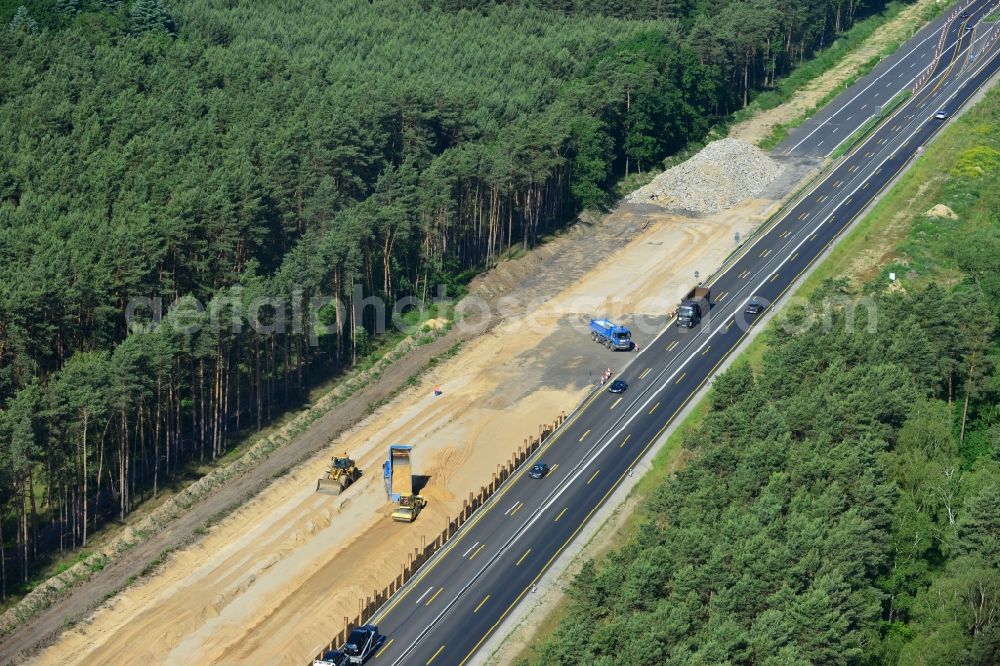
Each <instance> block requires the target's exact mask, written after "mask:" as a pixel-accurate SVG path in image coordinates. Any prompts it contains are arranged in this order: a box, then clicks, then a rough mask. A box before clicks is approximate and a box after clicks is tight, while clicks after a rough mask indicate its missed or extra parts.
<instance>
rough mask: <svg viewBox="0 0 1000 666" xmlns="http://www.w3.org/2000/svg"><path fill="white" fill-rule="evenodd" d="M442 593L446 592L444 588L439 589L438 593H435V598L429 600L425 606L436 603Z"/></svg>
mask: <svg viewBox="0 0 1000 666" xmlns="http://www.w3.org/2000/svg"><path fill="white" fill-rule="evenodd" d="M442 592H444V588H443V587H439V588H438V591H437V592H435V593H434V596H433V597H431V598H430V599H428V600H427V603H426V604H424V606H430V605H431V604H432V603H434V600H435V599H437V598H438V595H439V594H441V593H442Z"/></svg>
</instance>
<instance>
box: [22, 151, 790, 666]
mask: <svg viewBox="0 0 1000 666" xmlns="http://www.w3.org/2000/svg"><path fill="white" fill-rule="evenodd" d="M743 148H745V147H742V148H741V149H743ZM804 170H805V169H804V168H803V167H801V166H797V167H795V168H791V169H786V170H785V171H784V172H783V173H782V174H781V175H780V176H779V177H778V178H777V180H775V181H774V182H773V183H772V184H771V186H770V187H769V188H768V189H767V191H765V192H763V193H760V194H759V195H758V196H757V198H753V199H750V200H748V201H746V202H744V203H743V204H741V205H739V206H737V207H735V208H731V209H729V210H725V211H722V212H719V213H716V214H713V215H705V216H702V217H684V216H679V215H675V214H673V213H670V212H668V211H667V210H666V209H665V208H663V207H662V206H658V205H656V204H625V205H622V206H621V207H619V208H618V209H617V210H615V211H614V212H613V213H611V214H610V215H607V216H605V217H604V218H603V219H602V220H600V221H599V222H596V223H594V224H583V223H580V224H578V225H576V226H575V227H574V228H573V229H572V230H571V231H570V232H569V233H567V234H566V235H564V236H563V237H560V238H558V239H555V240H553V241H551V242H549V243H548V244H546V245H545V246H543V247H541V248H539V249H538V250H535V251H533V252H531V253H529V254H528V255H527V256H526V257H524V258H522V259H520V260H517V261H513V262H508V263H506V264H503V265H501V266H500V267H499V268H498V269H496V270H495V271H492V272H491V273H490V274H489V275H487V276H485V277H484V278H482V279H480V280H478V281H477V283H476V284H474V285H473V288H472V292H471V296H470V298H468V299H467V301H466V302H463V306H462V307H463V308H464V309H465V310H466V311H467V313H468V314H467V318H468V319H467V320H468V321H475V320H476V319H478V318H481V317H482V315H481V313H480V309H482V310H483V311H485V310H489V311H490V312H492V313H493V314H498V315H499V317H500V319H499V323H498V324H496V325H495V326H493V327H492V328H491V329H490V330H489V332H487V333H485V334H483V335H480V336H478V337H474V338H472V339H471V340H469V341H468V342H467V343H465V345H464V346H463V348H462V349H461V351H460V352H459V353H458V354H457V355H455V356H454V357H452V358H451V359H449V360H447V361H445V362H443V363H441V364H439V365H438V366H436V367H435V368H433V369H432V370H431V371H429V372H428V373H427V374H426V375H425V376H424V377H423V378H422V381H420V382H419V384H418V385H417V386H414V387H412V388H410V389H408V390H406V391H405V392H403V393H402V394H401V395H399V396H397V397H396V398H395V399H394V400H392V401H391V402H390V403H388V404H386V405H385V406H383V407H381V408H380V409H378V410H377V411H376V412H375V413H374V414H372V415H371V416H369V417H368V418H366V419H365V420H363V421H362V422H361V423H360V424H359V425H357V426H356V427H354V428H353V429H351V430H350V431H348V432H346V433H344V434H343V435H342V436H340V437H337V438H336V439H335V440H334V441H333V442H332V443H331V444H330V445H329V446H328V447H326V448H325V450H323V451H321V452H320V453H318V454H317V455H315V456H314V457H313V458H312V459H311V460H310V461H309V462H307V463H306V464H303V465H301V466H299V467H297V468H296V469H294V470H292V471H291V472H290V473H289V474H287V475H285V476H283V477H281V478H280V479H278V480H277V481H276V482H275V483H273V484H272V485H271V486H270V487H268V488H267V489H266V490H264V491H263V492H262V493H260V494H259V495H257V496H256V497H254V498H253V499H252V500H250V501H249V502H247V503H246V504H245V505H243V506H242V507H241V508H239V509H238V510H237V511H235V512H234V513H233V514H232V515H230V516H229V517H227V518H226V519H225V520H223V521H222V522H220V523H219V524H218V525H216V526H215V527H213V528H212V529H211V530H210V531H209V532H208V534H207V535H205V537H204V538H202V539H201V540H200V541H199V542H198V543H196V544H194V545H191V546H188V547H186V548H183V549H181V550H179V551H177V552H175V553H173V554H172V555H171V556H170V557H169V558H168V560H167V562H166V563H165V565H164V566H163V567H162V568H161V570H160V571H159V572H158V573H157V574H156V575H153V576H151V577H149V578H147V579H145V580H143V581H141V582H140V583H138V584H137V585H135V586H133V587H131V588H129V589H128V590H126V591H124V592H122V593H121V594H119V595H117V596H116V597H114V598H112V599H111V600H109V601H108V602H107V603H105V604H104V605H103V606H102V607H101V608H100V609H99V610H98V611H96V612H95V613H94V614H93V615H92V616H91V617H90V618H89V619H88V620H87V621H85V622H83V623H81V624H79V625H78V626H76V627H75V628H74V629H72V630H70V631H68V632H66V633H65V634H64V635H63V636H62V637H61V638H60V639H59V640H58V641H57V642H56V643H55V644H54V645H52V646H51V647H49V648H48V649H46V650H44V651H43V652H42V653H41V654H39V655H38V656H37V657H36V659H35V661H36V662H37V663H43V664H56V663H58V664H84V663H86V664H121V663H182V662H191V663H199V664H209V663H232V662H242V663H269V664H276V663H282V664H301V663H303V662H304V661H305V660H308V659H309V658H310V657H312V655H313V654H314V653H315V651H316V650H317V649H318V648H319V647H320V646H321V645H322V644H323V643H325V642H326V641H327V640H328V639H329V637H330V636H332V635H333V634H334V633H336V632H337V631H339V630H340V628H341V627H342V626H343V622H344V616H346V615H349V614H354V613H356V612H357V603H358V601H357V600H358V598H359V597H360V596H362V595H365V594H371V592H372V590H373V589H374V588H376V587H382V586H384V585H385V584H386V583H387V582H388V580H389V579H391V578H392V577H393V576H395V575H397V574H398V573H399V571H400V568H401V566H402V565H403V564H405V562H406V560H407V554H408V553H410V552H412V551H413V549H414V548H415V547H417V546H419V545H420V544H421V540H422V539H426V538H428V537H432V535H436V534H437V533H438V532H440V530H441V528H442V527H443V526H444V524H445V520H446V518H447V517H448V516H450V515H453V514H454V513H456V512H457V510H458V509H459V508H460V507H461V502H462V498H463V497H465V496H466V495H467V493H468V492H469V491H471V490H474V489H478V487H479V486H480V485H481V484H482V483H484V482H485V481H487V480H488V479H489V477H490V475H491V474H492V472H493V471H494V470H495V469H496V465H497V464H498V463H500V462H501V461H503V460H505V459H506V458H507V457H509V455H510V453H511V451H513V450H515V449H516V448H517V446H518V445H519V444H521V443H522V440H523V438H524V437H525V436H527V435H529V434H532V433H534V432H535V430H536V428H537V426H538V424H540V423H542V422H546V421H551V420H552V419H553V418H554V417H555V416H556V415H557V414H558V413H559V412H560V411H569V410H571V409H572V408H573V407H574V406H575V405H576V404H578V403H579V402H580V400H581V399H582V398H583V397H584V396H585V395H586V394H587V393H588V392H589V391H590V390H592V388H593V382H594V381H595V379H596V378H597V377H598V376H599V374H600V371H602V370H603V369H604V368H605V367H611V368H612V369H618V368H621V367H622V366H623V365H624V364H626V363H627V362H628V361H629V360H630V359H631V358H632V355H630V354H624V353H614V352H609V351H607V350H606V349H604V348H603V347H602V346H599V345H594V344H593V343H592V342H591V341H590V338H589V336H588V335H587V334H586V332H585V328H584V327H585V325H586V320H587V318H588V317H590V316H596V315H608V316H611V317H612V318H617V319H619V320H622V321H624V322H625V323H626V324H627V325H629V326H630V327H632V328H633V330H634V331H635V334H634V335H635V338H636V339H637V341H638V342H639V344H640V345H641V344H643V343H644V342H645V341H647V340H649V339H651V338H652V337H653V336H654V335H655V333H656V332H657V330H658V329H659V328H660V327H662V325H663V324H664V323H665V321H666V312H667V311H668V310H669V309H670V307H672V305H673V304H674V303H675V302H676V300H677V298H678V297H679V295H680V294H682V293H683V292H684V291H685V290H686V289H687V288H688V287H689V286H690V284H691V283H692V281H694V273H695V271H699V274H700V275H701V276H705V275H707V274H708V273H710V272H711V271H712V270H714V269H715V268H716V267H717V266H718V265H719V264H720V263H721V262H722V261H723V260H724V259H725V257H726V256H727V255H728V254H729V253H730V252H731V251H732V250H733V249H734V247H735V242H734V234H735V233H736V232H739V233H740V234H741V236H743V237H746V235H747V234H749V233H750V232H751V231H752V230H753V229H754V228H755V227H756V226H757V225H759V224H760V222H761V221H762V220H763V219H765V218H766V216H767V214H768V213H769V212H771V211H773V209H774V208H775V207H776V201H777V199H778V198H779V197H780V196H782V195H783V194H785V193H786V192H788V191H789V189H790V188H791V186H792V185H793V184H794V183H796V182H798V180H799V179H800V178H801V177H802V175H803V171H804ZM459 328H460V327H459ZM435 386H440V387H441V389H442V395H440V396H435V395H434V391H433V388H434V387H435ZM319 427H322V426H321V425H320V426H319ZM307 434H308V433H307ZM330 434H331V433H323V432H322V431H320V432H318V433H316V432H313V434H312V436H314V437H315V436H327V437H329V436H330ZM394 443H403V444H410V445H412V446H413V447H414V452H413V471H414V473H415V474H417V475H427V476H429V477H430V478H429V481H428V485H427V487H425V488H424V490H423V494H424V495H425V496H426V497H427V498H428V500H429V504H428V507H427V509H426V510H425V512H423V513H421V516H420V518H419V519H418V520H417V522H416V523H414V524H412V525H406V524H400V523H394V522H392V521H391V520H390V519H389V518H388V514H389V513H390V512H391V510H392V508H393V507H392V505H390V504H389V503H388V502H387V501H386V497H385V491H384V488H383V484H382V479H381V462H382V460H383V459H384V456H385V455H386V452H387V448H388V445H389V444H394ZM344 451H347V452H349V453H350V454H351V455H352V456H353V457H355V458H356V459H357V460H358V462H359V465H360V466H361V467H362V469H364V470H365V475H364V476H363V477H362V479H361V480H360V481H359V482H358V483H356V484H355V486H353V487H352V488H351V489H349V490H348V491H347V492H346V493H345V494H344V495H342V496H340V497H331V496H327V495H321V494H317V493H315V492H314V491H315V485H316V479H317V478H318V476H319V475H320V474H321V473H322V471H323V469H324V466H325V464H326V462H327V461H328V459H329V457H330V456H331V455H334V454H337V455H340V454H342V453H343V452H344ZM276 455H278V456H280V455H281V454H280V451H279V453H278V454H276Z"/></svg>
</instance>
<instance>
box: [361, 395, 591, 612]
mask: <svg viewBox="0 0 1000 666" xmlns="http://www.w3.org/2000/svg"><path fill="white" fill-rule="evenodd" d="M599 395H601V391H594V392H593V393H591V394H590V397H588V398H587V399H586V400H585V401H584V403H583V404H582V405H580V407H579V408H578V409H577V410H576V411H575V412H574V413H573V414H572V415H571V416H570V417H569V419H568V420H567V421H566V422H565V423H564V424H563V425H562V427H561V428H559V429H558V430H556V432H555V434H554V435H552V436H551V437H549V438H548V439H547V440H546V441H545V443H544V444H543V445H542V446H541V447H539V449H538V450H537V451H535V454H534V457H533V458H532V460H534V461H535V462H537V461H538V460H540V459H541V458H542V455H543V454H544V453H545V452H546V451H548V450H549V449H550V448H551V447H552V446H554V445H555V444H556V442H558V441H559V438H560V437H562V436H563V434H564V433H566V432H568V431H569V428H570V426H571V425H572V424H573V423H574V422H575V421H576V420H577V419H579V418H580V415H581V414H583V413H584V412H585V411H587V409H588V408H589V407H590V405H591V404H593V402H594V401H595V400H597V397H598V396H599ZM553 469H555V467H553ZM514 485H515V484H513V483H509V484H504V485H503V486H501V488H500V490H499V492H497V493H496V494H495V495H494V496H493V497H491V498H490V499H489V500H487V503H486V504H485V505H484V506H483V508H482V509H481V510H480V511H477V512H476V513H474V514H473V516H472V518H471V519H470V520H469V521H468V522H466V523H465V524H464V525H462V528H461V529H460V530H459V532H458V534H457V535H456V536H455V538H454V539H449V540H448V541H449V543H448V545H447V546H445V547H444V548H443V549H441V550H440V551H439V554H437V555H436V556H432V559H431V561H430V562H428V563H427V565H425V566H424V567H420V569H418V570H417V574H416V576H415V577H414V578H413V580H411V581H410V585H409V586H408V587H406V586H404V587H403V590H402V593H401V594H400V595H399V598H398V599H395V600H391V599H390V603H389V604H388V606H385V607H383V608H380V609H379V610H378V611H376V613H375V615H374V616H373V617H372V622H373V623H376V624H377V623H378V622H379V621H380V620H381V619H382V618H384V617H386V616H388V615H389V614H390V613H392V611H393V610H395V609H396V607H397V606H399V604H401V603H402V602H403V600H404V599H406V598H407V597H408V596H409V595H410V594H411V593H412V592H413V591H414V590H416V589H417V585H419V584H420V581H422V580H424V579H425V578H426V577H427V576H429V575H430V574H431V572H432V571H434V569H435V568H436V567H437V565H438V564H440V563H441V562H442V561H443V560H444V559H445V558H446V557H447V556H448V555H449V554H450V553H451V551H452V550H454V549H455V548H457V547H458V544H460V543H461V542H462V539H464V538H465V536H466V535H467V534H468V533H469V532H470V531H472V529H473V528H474V527H475V526H476V525H477V524H478V523H479V521H480V520H482V519H483V516H486V515H488V514H489V513H490V512H491V511H492V510H493V509H495V508H496V507H498V506H500V500H501V499H502V498H503V496H504V495H506V494H507V492H508V491H509V490H510V489H511V488H513V487H514ZM483 545H484V546H485V544H483ZM482 549H483V546H480V547H479V550H477V551H476V552H475V553H473V554H472V557H470V558H469V559H470V560H471V559H472V558H474V557H475V556H476V555H478V554H479V551H480V550H482Z"/></svg>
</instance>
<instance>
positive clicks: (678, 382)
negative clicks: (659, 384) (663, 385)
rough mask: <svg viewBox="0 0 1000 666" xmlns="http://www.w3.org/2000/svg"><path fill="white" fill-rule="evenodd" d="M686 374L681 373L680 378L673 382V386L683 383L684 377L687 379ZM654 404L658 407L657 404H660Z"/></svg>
mask: <svg viewBox="0 0 1000 666" xmlns="http://www.w3.org/2000/svg"><path fill="white" fill-rule="evenodd" d="M687 374H688V373H686V372H682V373H681V376H680V377H678V378H677V381H676V382H674V384H680V383H681V381H683V379H684V378H685V377H687ZM656 404H657V405H658V404H660V403H656Z"/></svg>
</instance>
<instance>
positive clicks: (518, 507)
mask: <svg viewBox="0 0 1000 666" xmlns="http://www.w3.org/2000/svg"><path fill="white" fill-rule="evenodd" d="M522 506H524V502H518V503H517V506H515V507H514V510H513V511H511V512H510V515H512V516H513V515H514V514H515V513H517V512H518V511H520V510H521V507H522Z"/></svg>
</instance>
